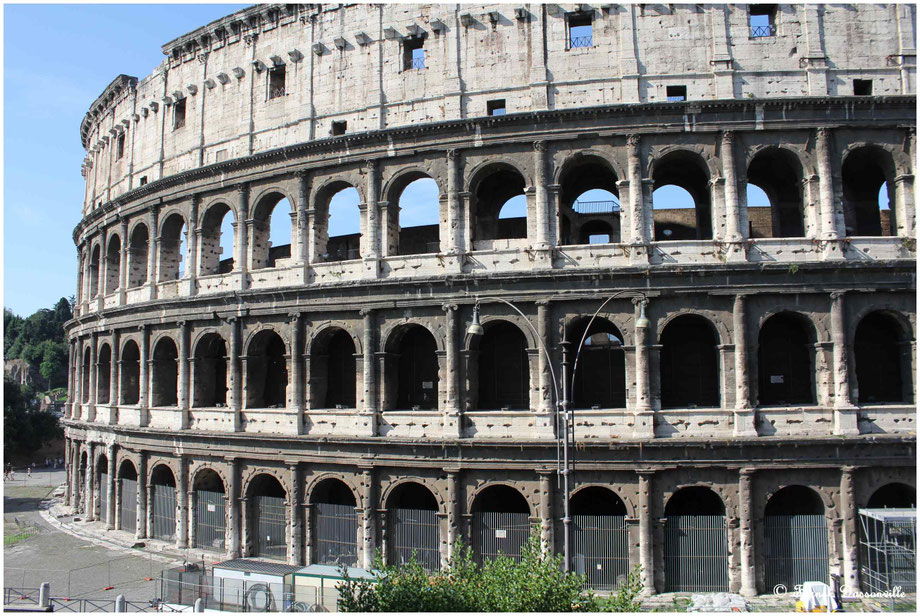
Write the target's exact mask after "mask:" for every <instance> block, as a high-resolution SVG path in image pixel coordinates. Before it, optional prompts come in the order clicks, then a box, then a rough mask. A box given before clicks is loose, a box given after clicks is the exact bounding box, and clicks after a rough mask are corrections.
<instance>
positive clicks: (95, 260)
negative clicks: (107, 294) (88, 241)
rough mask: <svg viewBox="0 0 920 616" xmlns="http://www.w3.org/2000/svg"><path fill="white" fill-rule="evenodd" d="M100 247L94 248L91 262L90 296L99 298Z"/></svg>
mask: <svg viewBox="0 0 920 616" xmlns="http://www.w3.org/2000/svg"><path fill="white" fill-rule="evenodd" d="M99 260H100V249H99V245H98V244H96V245H95V246H93V252H92V257H90V260H89V296H90V297H97V296H98V295H99Z"/></svg>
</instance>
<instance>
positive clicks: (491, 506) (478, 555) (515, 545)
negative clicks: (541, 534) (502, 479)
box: [471, 485, 530, 564]
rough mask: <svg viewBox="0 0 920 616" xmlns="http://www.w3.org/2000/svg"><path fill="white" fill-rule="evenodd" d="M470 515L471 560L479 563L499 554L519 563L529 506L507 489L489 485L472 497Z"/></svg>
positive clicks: (515, 491) (524, 538) (527, 534)
mask: <svg viewBox="0 0 920 616" xmlns="http://www.w3.org/2000/svg"><path fill="white" fill-rule="evenodd" d="M471 511H472V513H473V558H475V560H476V562H477V563H479V564H482V563H483V562H484V561H486V560H494V559H495V558H498V556H499V555H501V556H507V557H509V558H512V559H514V560H517V561H519V560H521V550H522V549H523V547H524V544H525V543H527V538H528V537H529V536H530V506H529V505H528V504H527V499H525V498H524V496H523V495H522V494H521V493H520V492H518V491H517V490H515V489H514V488H512V487H509V486H503V485H495V486H490V487H488V488H486V489H485V490H483V491H482V492H480V493H479V494H477V495H476V499H475V500H474V501H473V506H472V508H471Z"/></svg>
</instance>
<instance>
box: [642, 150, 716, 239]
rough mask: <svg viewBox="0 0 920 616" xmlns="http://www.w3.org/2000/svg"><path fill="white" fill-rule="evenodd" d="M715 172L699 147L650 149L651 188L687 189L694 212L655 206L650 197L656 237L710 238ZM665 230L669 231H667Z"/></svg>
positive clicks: (711, 235) (712, 227) (649, 173)
mask: <svg viewBox="0 0 920 616" xmlns="http://www.w3.org/2000/svg"><path fill="white" fill-rule="evenodd" d="M717 175H718V173H717V172H715V171H714V170H713V168H712V166H711V159H710V158H709V157H707V156H706V155H705V153H704V152H703V150H702V148H700V147H692V146H689V147H688V146H666V147H663V148H660V149H656V150H655V151H653V152H652V153H651V155H650V156H649V162H648V177H649V178H651V179H652V181H653V190H654V191H657V190H658V189H659V188H662V187H664V186H677V187H679V188H681V189H683V190H685V191H687V192H688V193H690V196H691V197H692V198H693V202H694V213H693V216H690V215H685V214H684V209H682V208H676V209H661V208H655V205H654V198H653V200H652V209H653V211H652V217H653V222H654V227H655V237H654V239H655V240H656V241H662V240H669V239H670V240H681V239H691V240H694V239H695V240H708V239H712V237H713V230H714V228H715V224H714V223H715V220H714V216H713V212H712V205H713V198H712V191H711V188H710V184H709V181H710V179H711V178H713V177H716V176H717ZM691 223H692V224H691ZM668 230H670V231H671V234H668V233H666V231H668Z"/></svg>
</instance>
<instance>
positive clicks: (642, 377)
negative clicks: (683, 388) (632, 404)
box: [632, 297, 655, 439]
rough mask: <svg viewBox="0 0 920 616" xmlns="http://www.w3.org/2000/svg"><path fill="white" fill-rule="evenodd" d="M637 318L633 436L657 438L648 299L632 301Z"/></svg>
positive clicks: (642, 298)
mask: <svg viewBox="0 0 920 616" xmlns="http://www.w3.org/2000/svg"><path fill="white" fill-rule="evenodd" d="M632 302H633V306H634V307H635V308H634V316H635V324H636V331H635V339H636V345H635V348H636V351H635V352H636V408H635V410H634V411H633V415H634V416H635V420H634V423H633V436H634V437H635V438H643V439H649V438H655V412H654V410H653V409H652V406H651V391H650V387H649V383H650V381H649V353H648V326H649V323H648V318H646V316H645V312H646V309H647V307H648V299H647V298H644V297H636V298H633V300H632Z"/></svg>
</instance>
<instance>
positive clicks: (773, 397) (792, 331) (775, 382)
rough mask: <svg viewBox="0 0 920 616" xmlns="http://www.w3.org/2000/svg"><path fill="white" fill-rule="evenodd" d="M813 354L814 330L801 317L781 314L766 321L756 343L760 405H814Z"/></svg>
mask: <svg viewBox="0 0 920 616" xmlns="http://www.w3.org/2000/svg"><path fill="white" fill-rule="evenodd" d="M814 354H815V346H814V327H813V326H811V324H810V323H808V322H807V321H806V320H805V319H804V318H803V317H801V316H800V315H797V314H793V313H789V312H783V313H779V314H776V315H773V316H772V317H770V318H769V319H767V321H766V322H765V323H764V324H763V326H762V327H761V328H760V335H759V337H758V342H757V376H758V378H757V381H758V388H759V393H758V399H759V400H760V404H762V405H782V406H788V405H790V404H814V403H815V370H814Z"/></svg>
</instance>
